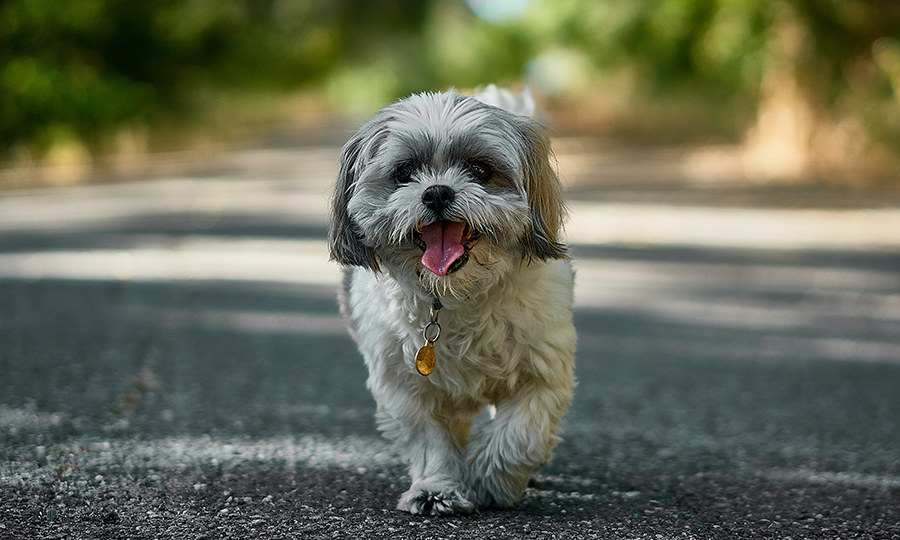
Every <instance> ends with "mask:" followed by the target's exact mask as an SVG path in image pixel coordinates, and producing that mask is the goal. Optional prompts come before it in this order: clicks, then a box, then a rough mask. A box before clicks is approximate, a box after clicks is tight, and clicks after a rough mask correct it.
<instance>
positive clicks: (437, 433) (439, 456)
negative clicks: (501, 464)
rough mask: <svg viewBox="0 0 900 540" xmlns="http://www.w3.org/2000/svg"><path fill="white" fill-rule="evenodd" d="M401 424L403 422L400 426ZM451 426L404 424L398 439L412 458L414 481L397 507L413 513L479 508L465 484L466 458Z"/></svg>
mask: <svg viewBox="0 0 900 540" xmlns="http://www.w3.org/2000/svg"><path fill="white" fill-rule="evenodd" d="M398 427H399V426H398ZM449 427H450V426H440V425H438V424H437V423H435V422H426V423H423V424H420V425H418V426H416V427H415V428H411V427H409V426H404V427H403V428H401V429H402V431H406V433H405V437H401V438H400V439H399V440H398V441H399V442H401V444H402V445H403V446H404V448H403V451H404V452H403V453H404V454H405V456H406V458H407V459H408V460H409V464H410V467H409V475H410V477H411V478H412V485H411V486H410V488H409V490H408V491H407V492H406V493H404V494H403V495H402V496H401V497H400V501H399V502H398V503H397V509H398V510H403V511H406V512H409V513H411V514H434V515H440V514H453V513H464V514H468V513H470V512H472V510H474V509H475V505H474V503H473V502H472V499H473V496H472V492H471V490H470V489H469V488H468V487H467V486H466V484H465V478H466V476H467V475H466V468H467V465H466V460H465V457H464V455H463V449H462V448H461V447H460V445H459V442H458V441H457V438H456V435H455V434H454V433H451V432H450V430H449Z"/></svg>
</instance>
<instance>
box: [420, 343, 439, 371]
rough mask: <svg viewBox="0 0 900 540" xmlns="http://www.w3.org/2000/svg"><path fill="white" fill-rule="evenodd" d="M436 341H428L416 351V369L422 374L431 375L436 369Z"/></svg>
mask: <svg viewBox="0 0 900 540" xmlns="http://www.w3.org/2000/svg"><path fill="white" fill-rule="evenodd" d="M434 364H435V358H434V341H430V340H429V341H426V342H425V345H423V346H422V348H421V349H419V352H418V353H416V370H417V371H418V372H419V373H420V374H421V375H430V374H431V372H432V371H434Z"/></svg>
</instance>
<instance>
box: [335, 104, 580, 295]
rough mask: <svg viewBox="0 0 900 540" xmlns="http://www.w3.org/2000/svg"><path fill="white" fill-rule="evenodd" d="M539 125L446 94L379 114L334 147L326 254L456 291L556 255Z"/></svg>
mask: <svg viewBox="0 0 900 540" xmlns="http://www.w3.org/2000/svg"><path fill="white" fill-rule="evenodd" d="M549 152H550V148H549V141H548V140H547V137H546V135H545V134H544V131H543V128H542V127H541V126H540V125H539V124H538V123H536V122H535V121H533V120H531V119H530V118H527V117H524V116H517V115H515V114H512V113H509V112H507V111H505V110H503V109H500V108H497V107H493V106H490V105H486V104H484V103H482V102H480V101H478V100H476V99H474V98H470V97H465V96H462V95H460V94H457V93H455V92H446V93H440V94H433V93H426V94H416V95H413V96H411V97H408V98H406V99H403V100H401V101H398V102H397V103H394V104H393V105H390V106H388V107H386V108H384V109H383V110H381V111H380V112H379V113H378V114H377V115H376V116H375V118H373V119H372V120H370V121H369V122H368V123H366V124H365V125H363V127H362V128H361V129H360V130H359V132H358V133H357V134H356V135H355V136H354V137H353V138H352V139H351V140H350V141H349V142H348V143H347V144H346V145H345V146H344V148H343V150H342V153H341V167H340V173H339V175H338V181H337V184H336V186H335V192H334V199H333V202H332V205H333V206H332V219H331V226H330V230H329V247H330V250H331V256H332V258H333V259H335V260H337V261H338V262H340V263H342V264H349V265H358V266H362V267H365V268H369V269H372V270H376V271H378V270H381V269H382V267H384V268H386V269H387V270H388V272H390V273H391V274H392V275H393V276H394V277H395V278H397V279H406V278H409V277H414V278H415V279H417V280H418V281H419V282H420V283H421V284H422V285H423V286H424V287H425V288H426V289H428V290H429V291H432V292H435V293H438V294H441V295H447V294H450V295H454V296H460V295H463V294H466V293H468V292H469V291H470V289H471V287H472V286H473V285H474V284H476V283H479V282H484V281H485V280H487V281H489V282H492V281H496V280H497V279H499V276H500V275H502V274H503V273H505V272H506V271H508V270H509V269H510V268H512V267H513V265H514V264H517V263H518V262H519V261H522V260H525V261H532V260H545V259H552V258H563V257H565V256H566V248H565V246H564V245H563V244H562V243H561V242H560V238H559V235H560V229H561V227H562V221H563V217H564V213H565V209H564V206H563V202H562V197H561V193H560V192H561V188H560V184H559V180H558V179H557V176H556V174H555V172H554V171H553V168H552V167H551V165H550V162H549Z"/></svg>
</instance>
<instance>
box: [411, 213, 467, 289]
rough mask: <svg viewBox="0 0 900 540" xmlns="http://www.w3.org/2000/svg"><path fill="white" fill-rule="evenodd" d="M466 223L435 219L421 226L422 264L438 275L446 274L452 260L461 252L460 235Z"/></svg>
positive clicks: (462, 250) (462, 249)
mask: <svg viewBox="0 0 900 540" xmlns="http://www.w3.org/2000/svg"><path fill="white" fill-rule="evenodd" d="M465 228H466V224H465V223H463V222H460V221H436V222H434V223H432V224H431V225H426V226H425V227H422V239H423V240H425V254H424V255H422V265H424V266H425V268H427V269H429V270H431V271H432V272H434V273H435V274H437V275H439V276H446V275H447V270H449V269H450V265H452V264H453V261H455V260H456V259H458V258H459V256H460V255H462V254H463V252H464V251H465V249H464V248H463V245H462V235H463V231H465Z"/></svg>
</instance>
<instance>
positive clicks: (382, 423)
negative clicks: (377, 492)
mask: <svg viewBox="0 0 900 540" xmlns="http://www.w3.org/2000/svg"><path fill="white" fill-rule="evenodd" d="M510 96H512V94H511V93H510V92H508V91H506V90H499V89H497V88H496V87H493V86H491V87H489V88H488V91H486V92H485V93H482V94H480V95H478V96H475V97H467V96H463V95H461V94H459V93H456V92H454V91H448V92H442V93H420V94H413V95H411V96H409V97H407V98H404V99H402V100H400V101H398V102H396V103H394V104H392V105H389V106H387V107H385V108H384V109H382V110H381V111H380V112H378V113H377V114H376V115H375V117H374V118H373V119H371V120H370V121H369V122H367V123H365V124H364V125H363V126H362V127H361V128H360V129H359V131H358V133H356V135H355V136H353V137H352V138H351V139H350V140H349V141H348V142H347V143H346V145H345V146H344V147H343V149H342V151H341V163H340V170H339V173H338V179H337V182H336V185H335V189H334V196H333V200H332V208H331V211H332V217H331V222H330V225H329V233H328V237H329V239H328V241H329V249H330V254H331V257H332V259H334V260H336V261H337V262H338V263H340V264H342V265H343V268H344V279H343V285H342V287H341V290H340V292H339V295H338V296H339V300H340V304H341V311H342V313H343V314H344V316H345V317H346V318H347V320H348V321H349V324H348V326H349V328H350V333H351V335H352V336H353V337H354V339H355V340H356V341H357V343H358V346H359V350H360V352H361V353H362V356H363V357H364V359H365V364H366V366H367V368H368V374H369V375H368V379H367V386H368V388H369V390H370V391H371V392H372V395H373V397H374V398H375V402H376V404H377V412H376V422H377V425H378V428H379V430H380V431H381V432H382V433H383V434H384V435H385V436H386V437H387V438H389V439H391V440H393V441H394V442H395V443H396V447H397V448H398V449H399V452H400V453H401V454H402V457H403V458H404V459H405V460H406V461H408V463H409V474H410V477H411V480H412V485H411V486H410V488H409V490H408V491H406V492H405V493H403V494H402V496H401V497H400V500H399V502H398V504H397V508H398V509H399V510H403V511H406V512H410V513H412V514H431V515H443V514H466V513H470V512H473V511H475V510H478V509H482V508H488V507H509V506H512V505H514V504H515V503H516V501H518V500H519V499H520V498H521V496H522V495H523V493H524V492H525V489H526V487H527V486H528V483H529V480H530V479H531V478H532V476H533V475H534V474H535V473H536V472H537V471H538V470H539V469H540V468H541V467H542V466H543V465H545V464H546V463H548V461H549V460H550V457H551V454H552V451H553V449H554V447H555V446H556V444H557V442H558V441H559V438H558V435H557V433H558V431H559V427H558V426H559V422H560V420H561V418H562V417H563V415H564V414H565V412H566V410H567V408H568V406H569V403H570V401H571V399H572V391H573V388H574V387H575V376H574V355H575V345H576V334H575V327H574V324H573V321H572V300H573V279H574V274H573V270H572V268H571V264H570V259H569V256H568V249H567V246H566V245H565V244H564V243H563V242H562V240H561V234H562V227H563V221H564V218H565V215H566V211H565V206H564V203H563V199H562V188H561V185H560V182H559V179H558V176H557V174H556V173H555V171H554V168H553V166H552V163H551V153H550V143H549V139H548V138H547V135H546V134H545V130H544V127H543V126H542V124H540V123H539V122H537V121H535V120H534V119H532V118H530V117H528V116H525V115H523V114H522V113H525V114H528V113H529V112H531V110H533V101H530V102H529V96H530V94H527V95H526V94H525V93H524V92H523V96H524V97H521V98H519V99H512V100H511V99H509V98H510ZM513 97H514V96H513ZM491 103H495V104H497V105H501V106H502V107H501V106H495V105H492V104H491ZM516 107H518V109H517V108H516ZM507 109H510V110H513V112H510V110H507ZM516 113H519V114H516Z"/></svg>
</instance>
